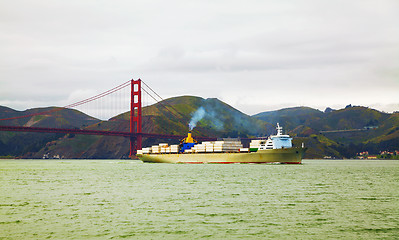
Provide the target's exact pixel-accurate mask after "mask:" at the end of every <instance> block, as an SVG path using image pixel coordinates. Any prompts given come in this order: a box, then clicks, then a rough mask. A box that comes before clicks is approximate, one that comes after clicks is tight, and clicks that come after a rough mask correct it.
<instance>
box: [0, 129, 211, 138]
mask: <svg viewBox="0 0 399 240" xmlns="http://www.w3.org/2000/svg"><path fill="white" fill-rule="evenodd" d="M0 131H9V132H41V133H73V134H82V135H102V136H118V137H137V136H139V135H141V136H142V137H145V138H164V139H183V138H185V137H186V136H182V135H167V134H155V133H130V132H119V131H101V130H87V129H69V128H43V127H19V126H0ZM196 139H198V140H201V141H214V140H216V138H214V137H196Z"/></svg>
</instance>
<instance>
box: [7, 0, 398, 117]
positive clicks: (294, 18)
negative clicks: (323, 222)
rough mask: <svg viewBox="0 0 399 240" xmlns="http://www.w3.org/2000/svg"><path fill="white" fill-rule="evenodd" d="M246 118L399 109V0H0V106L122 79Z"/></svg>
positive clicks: (36, 103) (59, 97)
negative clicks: (292, 111) (303, 109)
mask: <svg viewBox="0 0 399 240" xmlns="http://www.w3.org/2000/svg"><path fill="white" fill-rule="evenodd" d="M132 78H134V79H137V78H141V79H143V80H144V81H145V82H146V83H147V84H149V85H150V86H151V87H152V88H153V89H154V90H156V91H157V92H158V93H159V94H160V95H161V96H162V97H163V98H167V97H173V96H181V95H194V96H201V97H204V98H208V97H216V98H219V99H220V100H222V101H225V102H226V103H228V104H230V105H232V106H233V107H236V108H238V109H239V110H241V111H242V112H244V113H247V114H251V115H252V114H255V113H259V112H263V111H268V110H275V109H279V108H283V107H293V106H310V107H313V108H318V109H320V110H324V109H325V108H326V107H332V108H343V107H345V106H346V105H347V104H352V105H362V106H368V107H372V108H376V109H379V110H383V111H386V112H392V111H398V110H399V1H398V0H372V1H369V0H350V1H348V0H295V1H289V0H285V1H281V0H259V1H252V0H246V1H232V0H228V1H224V0H220V1H217V0H213V1H187V0H182V1H174V0H169V1H151V0H148V1H147V0H146V1H134V0H129V1H128V0H126V1H118V0H115V1H110V0H109V1H101V0H87V1H85V0H68V1H65V0H59V1H58V0H35V1H32V0H25V1H24V0H0V105H6V106H9V107H12V108H15V109H18V110H24V109H27V108H33V107H40V106H64V105H67V104H68V103H71V102H69V101H71V100H79V98H82V99H83V98H87V97H90V96H91V95H92V94H95V93H100V92H102V91H105V90H108V89H110V88H112V87H114V86H116V85H119V84H121V83H123V82H125V81H127V80H129V79H132Z"/></svg>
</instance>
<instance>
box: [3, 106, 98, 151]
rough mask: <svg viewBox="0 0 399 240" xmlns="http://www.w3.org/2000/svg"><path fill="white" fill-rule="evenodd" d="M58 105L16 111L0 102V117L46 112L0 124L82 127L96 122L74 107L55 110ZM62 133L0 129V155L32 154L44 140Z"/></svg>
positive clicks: (44, 143) (55, 137) (50, 139)
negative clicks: (2, 130) (0, 104)
mask: <svg viewBox="0 0 399 240" xmlns="http://www.w3.org/2000/svg"><path fill="white" fill-rule="evenodd" d="M58 109H59V108H55V107H48V108H35V109H29V110H25V111H16V110H13V109H11V108H7V107H3V106H0V119H4V118H13V117H19V116H26V115H32V114H36V113H41V112H46V114H44V115H36V116H30V117H27V118H19V119H12V120H5V121H0V125H6V126H7V125H8V126H26V127H50V128H82V127H86V126H90V125H92V124H95V123H97V122H99V120H97V119H95V118H93V117H90V116H88V115H86V114H83V113H81V112H79V111H77V110H72V109H61V110H59V111H58ZM55 110H57V111H55ZM63 136H64V134H52V133H29V132H0V156H18V157H22V156H24V157H27V158H28V157H33V156H34V155H35V154H36V152H38V151H39V150H40V149H42V148H43V147H44V146H46V144H48V143H49V142H52V141H55V140H57V139H59V138H61V137H63Z"/></svg>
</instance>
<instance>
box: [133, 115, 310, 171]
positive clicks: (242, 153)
mask: <svg viewBox="0 0 399 240" xmlns="http://www.w3.org/2000/svg"><path fill="white" fill-rule="evenodd" d="M276 129H277V134H276V135H271V136H270V137H268V138H267V139H266V138H264V139H254V140H251V142H250V144H249V148H244V147H243V144H242V143H241V141H240V140H237V139H223V140H222V141H214V142H202V143H198V142H197V141H196V140H195V139H193V137H192V134H191V132H189V133H188V135H187V137H186V138H185V139H183V140H182V141H181V143H180V145H170V146H169V145H168V144H167V143H160V144H159V145H156V146H152V147H147V148H143V149H141V150H138V151H137V157H138V158H139V159H140V160H142V161H143V162H151V163H286V164H301V163H302V157H303V155H304V153H305V151H306V148H305V147H304V146H303V144H302V146H301V147H293V146H292V138H291V137H290V136H289V135H284V134H283V128H282V127H280V125H279V124H278V123H277V128H276Z"/></svg>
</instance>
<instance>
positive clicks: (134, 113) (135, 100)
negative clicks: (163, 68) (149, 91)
mask: <svg viewBox="0 0 399 240" xmlns="http://www.w3.org/2000/svg"><path fill="white" fill-rule="evenodd" d="M131 85H132V86H131V87H132V92H131V96H130V134H131V136H130V156H129V157H130V158H131V157H133V156H135V154H136V153H137V149H141V143H142V136H141V134H140V133H141V120H142V114H141V79H140V78H139V79H138V80H136V81H135V80H133V79H132V80H131ZM134 133H136V136H133V134H134ZM137 133H138V134H137Z"/></svg>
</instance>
